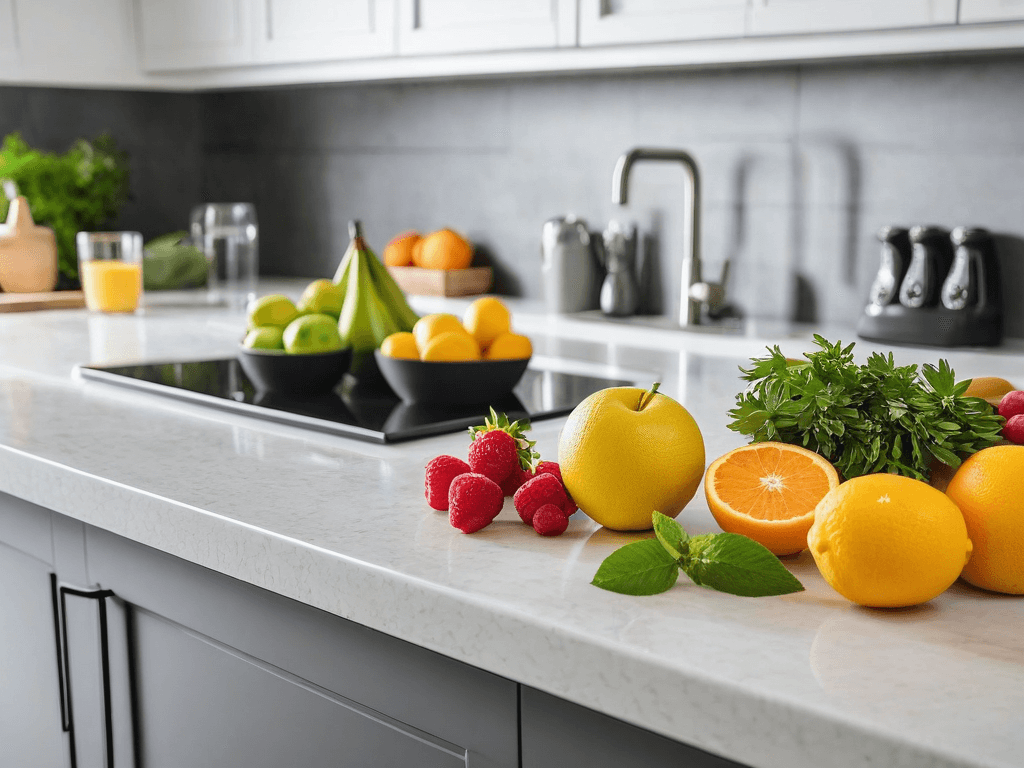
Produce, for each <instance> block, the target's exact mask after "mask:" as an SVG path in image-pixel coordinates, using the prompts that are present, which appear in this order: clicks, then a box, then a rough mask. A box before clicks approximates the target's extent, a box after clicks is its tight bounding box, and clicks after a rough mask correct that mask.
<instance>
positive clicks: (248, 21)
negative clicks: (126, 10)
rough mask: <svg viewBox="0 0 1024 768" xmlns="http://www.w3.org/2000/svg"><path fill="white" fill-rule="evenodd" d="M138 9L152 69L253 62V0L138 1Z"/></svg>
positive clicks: (146, 57)
mask: <svg viewBox="0 0 1024 768" xmlns="http://www.w3.org/2000/svg"><path fill="white" fill-rule="evenodd" d="M138 9H139V19H140V27H141V32H142V51H143V60H144V65H145V68H146V69H148V70H153V71H160V70H176V69H202V68H207V67H218V66H231V65H238V64H248V63H251V62H252V61H253V58H254V56H253V46H252V18H251V17H252V11H251V4H250V2H249V0H138Z"/></svg>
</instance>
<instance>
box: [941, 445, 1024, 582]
mask: <svg viewBox="0 0 1024 768" xmlns="http://www.w3.org/2000/svg"><path fill="white" fill-rule="evenodd" d="M1022 477H1024V445H995V446H992V447H991V448H985V449H984V450H981V451H978V452H977V453H975V454H974V455H973V456H970V457H969V458H968V459H967V461H965V462H964V463H963V464H961V465H960V468H959V469H958V470H957V472H956V474H955V475H953V479H952V480H950V481H949V487H948V488H946V495H948V496H949V498H950V499H952V500H953V502H954V503H955V504H956V505H957V506H958V507H960V511H961V512H962V513H963V516H964V520H965V521H966V523H967V534H968V535H969V536H970V537H971V541H972V542H974V554H973V555H971V559H970V562H968V563H967V565H966V567H964V571H963V573H962V574H961V575H962V576H963V578H964V580H965V581H967V582H969V583H971V584H973V585H974V586H976V587H981V588H982V589H991V590H993V591H994V592H1005V593H1007V594H1011V595H1024V494H1022V493H1021V478H1022Z"/></svg>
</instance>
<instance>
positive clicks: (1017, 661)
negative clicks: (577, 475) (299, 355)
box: [0, 282, 1024, 768]
mask: <svg viewBox="0 0 1024 768" xmlns="http://www.w3.org/2000/svg"><path fill="white" fill-rule="evenodd" d="M283 285H285V287H286V289H287V290H288V291H289V292H291V293H294V294H296V295H297V293H298V292H299V291H301V288H302V285H303V283H301V282H299V283H287V284H283ZM280 287H281V284H274V285H268V286H265V290H264V292H269V291H270V290H274V289H278V288H280ZM165 301H166V300H165ZM465 303H466V302H450V303H449V304H446V305H445V306H453V307H458V306H461V305H463V304H465ZM418 306H419V308H420V309H421V310H423V311H427V310H433V309H436V308H438V307H439V306H441V304H440V303H439V302H435V301H423V302H419V303H418ZM514 309H515V310H516V315H515V320H514V322H515V324H516V326H517V328H518V329H520V330H522V331H524V332H526V333H528V334H529V335H530V336H531V337H532V338H533V340H534V345H535V353H536V354H535V361H536V362H537V363H539V364H541V365H550V366H557V367H561V368H563V369H565V370H572V371H578V372H590V373H596V374H604V375H620V376H623V377H624V378H636V379H638V380H647V381H652V380H655V379H657V380H661V381H662V382H663V385H662V391H663V392H665V393H666V394H669V395H670V396H673V397H675V398H677V399H679V400H680V401H681V402H683V404H684V405H685V406H686V407H687V408H688V409H689V410H690V412H691V413H692V414H693V415H694V418H695V419H696V420H697V422H698V424H699V425H700V427H701V430H702V432H703V434H704V437H705V441H706V445H707V455H708V461H709V462H710V461H711V460H712V459H713V458H714V457H716V456H718V455H720V454H722V453H724V452H725V451H726V450H728V449H730V448H733V447H736V446H738V445H741V444H742V443H743V442H744V440H743V439H742V437H740V436H739V435H737V434H735V433H733V432H730V431H728V430H727V429H726V423H727V416H726V410H727V409H728V408H729V407H730V405H731V404H732V400H733V396H734V394H735V392H736V391H737V390H738V389H739V388H740V387H741V386H742V385H741V383H740V382H739V380H738V378H737V365H739V364H740V363H742V362H744V361H745V360H746V359H747V358H748V357H749V355H750V354H756V353H758V352H759V351H761V350H762V349H763V347H764V344H765V338H767V337H765V336H762V338H757V335H758V334H757V329H756V328H755V329H753V337H726V336H716V335H705V334H688V333H682V332H679V331H669V330H658V329H643V328H640V327H639V326H637V325H632V324H629V323H622V324H611V323H602V322H594V321H591V320H581V319H573V318H550V317H546V316H544V315H543V314H542V313H539V312H537V311H536V310H537V307H536V305H531V304H530V303H528V302H516V303H514ZM242 323H243V321H242V318H241V315H240V314H237V315H232V314H230V313H228V312H227V311H226V310H219V309H210V308H205V307H200V306H190V307H186V306H172V305H168V304H163V305H154V306H151V307H150V308H149V309H147V310H146V312H145V313H144V314H140V315H136V316H101V315H90V314H88V313H86V312H85V311H80V310H60V311H50V312H35V313H24V314H14V315H0V491H4V492H6V493H10V494H13V495H15V496H19V497H22V498H24V499H27V500H29V501H32V502H34V503H37V504H40V505H42V506H44V507H47V508H50V509H53V510H56V511H58V512H60V513H63V514H65V515H68V516H70V517H73V518H76V519H78V520H82V521H84V522H86V523H89V524H92V525H96V526H98V527H100V528H104V529H107V530H110V531H113V532H114V533H117V534H120V535H122V536H126V537H128V538H130V539H133V540H135V541H138V542H141V543H143V544H147V545H149V546H152V547H154V548H156V549H159V550H163V551H165V552H169V553H171V554H174V555H177V556H179V557H182V558H184V559H186V560H189V561H191V562H194V563H198V564H200V565H203V566H206V567H208V568H212V569H214V570H217V571H220V572H222V573H225V574H228V575H230V576H233V577H236V578H239V579H242V580H244V581H247V582H250V583H252V584H256V585H258V586H261V587H264V588H266V589H270V590H272V591H274V592H277V593H280V594H282V595H286V596H288V597H291V598H294V599H296V600H300V601H302V602H304V603H307V604H309V605H313V606H316V607H318V608H321V609H323V610H326V611H330V612H331V613H334V614H337V615H339V616H343V617H346V618H349V619H352V620H353V621H356V622H359V623H361V624H364V625H366V626H369V627H372V628H374V629H378V630H381V631H383V632H386V633H388V634H391V635H394V636H396V637H399V638H402V639H405V640H408V641H410V642H412V643H415V644H417V645H420V646H423V647H426V648H429V649H432V650H435V651H438V652H440V653H443V654H445V655H447V656H451V657H453V658H456V659H460V660H462V661H465V662H467V663H469V664H472V665H475V666H477V667H480V668H483V669H486V670H489V671H492V672H494V673H497V674H499V675H503V676H505V677H508V678H511V679H513V680H517V681H519V682H522V683H525V684H528V685H531V686H534V687H536V688H539V689H541V690H544V691H547V692H549V693H552V694H555V695H557V696H561V697H563V698H566V699H568V700H570V701H574V702H577V703H579V704H582V705H584V706H587V707H591V708H593V709H596V710H599V711H602V712H605V713H608V714H610V715H613V716H615V717H619V718H621V719H623V720H626V721H629V722H632V723H635V724H637V725H641V726H643V727H645V728H648V729H650V730H653V731H656V732H658V733H662V734H665V735H667V736H670V737H672V738H675V739H678V740H680V741H684V742H687V743H689V744H693V745H695V746H698V747H701V748H704V749H706V750H708V751H711V752H714V753H717V754H720V755H723V756H725V757H728V758H731V759H734V760H737V761H739V762H742V763H747V764H750V765H754V766H765V767H769V766H772V767H774V766H787V767H790V768H791V767H799V766H807V767H808V768H810V767H812V766H813V767H815V768H818V767H820V766H856V765H863V766H867V765H872V766H961V765H963V766H1019V765H1020V764H1021V757H1020V756H1021V755H1022V754H1024V730H1022V729H1021V728H1020V723H1021V713H1022V712H1024V633H1022V632H1021V627H1022V626H1024V601H1022V600H1021V599H1019V598H1010V597H1002V596H998V595H992V594H986V593H982V592H979V591H977V590H974V589H972V588H971V587H968V586H966V585H963V584H961V583H957V584H955V585H954V586H953V587H952V588H951V589H950V590H948V591H947V592H946V593H945V594H943V595H942V596H940V597H938V598H937V599H935V600H933V601H932V602H930V603H928V604H927V605H924V606H920V607H917V608H913V609H905V610H898V611H896V610H889V611H882V610H869V609H863V608H858V607H856V606H853V605H851V604H850V603H848V602H847V601H846V600H844V599H843V598H842V597H840V596H839V595H838V594H836V593H835V592H833V591H832V590H831V589H830V588H829V587H828V586H827V585H826V584H825V583H824V582H823V581H822V579H821V578H820V576H819V575H818V573H817V570H816V569H815V566H814V562H813V560H812V559H811V558H810V556H809V555H808V554H807V553H806V552H805V553H803V554H802V555H799V556H797V557H795V558H787V559H786V560H785V562H786V565H787V566H788V567H789V568H790V569H791V570H792V571H793V572H794V573H795V574H796V575H797V576H798V577H799V578H800V580H801V581H802V582H803V583H804V585H805V586H806V587H807V590H806V592H803V593H799V594H795V595H788V596H785V597H778V598H761V599H751V598H738V597H732V596H729V595H724V594H720V593H717V592H713V591H711V590H707V589H702V588H699V587H696V586H694V585H692V584H690V583H688V582H687V581H686V580H685V578H681V579H680V582H679V583H678V584H677V585H676V586H675V587H674V588H673V589H671V590H670V591H668V592H667V593H665V594H662V595H658V596H654V597H627V596H622V595H615V594H612V593H609V592H604V591H602V590H599V589H597V588H596V587H593V586H591V585H590V580H591V578H592V577H593V574H594V572H595V571H596V569H597V566H598V565H599V563H600V562H601V560H602V559H603V558H604V557H605V556H607V555H608V554H609V553H610V552H611V551H612V550H614V549H615V548H616V547H617V546H619V545H621V544H623V543H626V542H628V541H632V540H634V539H635V538H636V536H635V535H627V534H617V533H612V532H610V531H606V530H604V529H602V528H600V527H598V526H597V525H596V524H594V523H593V522H591V521H590V520H589V519H587V518H586V517H585V516H584V515H582V514H577V515H575V516H574V517H573V518H572V521H571V523H570V526H569V530H568V531H567V532H566V533H565V534H564V535H563V536H561V537H558V538H552V539H547V538H542V537H540V536H537V535H536V534H535V533H534V532H533V531H532V529H530V528H527V527H526V526H524V525H523V524H522V523H521V522H520V521H519V519H518V517H517V516H516V514H515V511H514V510H513V509H512V506H511V501H510V500H507V502H506V509H505V511H503V512H502V514H501V515H500V516H499V518H498V519H497V521H496V522H495V523H494V524H492V525H491V526H489V527H488V528H486V529H484V530H483V531H481V532H479V533H476V534H473V535H465V534H462V533H459V532H458V531H456V530H455V529H454V528H452V527H451V526H450V525H449V524H448V520H447V514H446V513H442V512H435V511H433V510H431V509H430V508H429V507H428V506H427V505H426V502H425V500H424V498H423V467H424V465H425V464H426V462H427V461H428V460H429V459H430V458H432V457H433V456H436V455H438V454H441V453H451V454H455V455H464V454H465V451H466V449H467V447H468V436H467V435H465V434H454V435H448V436H444V437H436V438H430V439H425V440H419V441H415V442H409V443H402V444H398V445H374V444H369V443H363V442H357V441H353V440H348V439H345V438H340V437H334V436H330V435H324V434H319V433H314V432H305V431H302V430H300V429H297V428H292V427H286V426H278V425H273V424H270V423H266V422H261V421H256V420H252V419H249V418H247V417H244V416H237V415H233V414H228V413H223V412H219V411H216V410H212V409H207V408H203V407H201V406H196V405H189V404H185V403H181V402H178V401H175V400H171V399H165V398H160V397H157V396H154V395H150V394H145V393H141V392H132V391H128V390H124V389H121V388H118V387H112V386H108V385H104V384H101V383H95V382H84V381H82V380H80V379H78V378H77V377H75V376H74V375H73V371H74V366H75V365H76V364H80V363H81V364H88V363H93V364H102V363H108V364H117V363H125V362H133V361H142V360H148V361H169V360H174V359H201V358H204V357H215V356H219V355H230V354H232V353H233V349H234V345H235V344H236V343H237V340H238V338H239V336H240V334H241V327H242ZM781 330H785V329H775V330H774V331H772V332H773V333H776V332H779V331H781ZM777 338H778V339H781V340H782V347H783V351H784V352H786V353H787V354H799V353H800V352H801V351H803V350H806V349H809V348H810V345H809V343H808V339H809V334H807V333H806V332H804V331H801V330H797V331H796V332H792V333H790V332H787V333H780V334H779V336H778V337H777ZM832 338H835V336H834V335H833V336H832ZM842 338H844V340H853V339H854V337H853V334H852V333H851V332H849V331H848V330H847V331H846V333H845V335H844V336H842ZM876 348H878V347H873V346H871V345H868V344H866V343H859V344H858V348H857V349H858V352H861V353H864V354H866V353H867V352H868V351H869V350H871V349H876ZM1021 349H1022V345H1021V344H1020V343H1019V342H1018V343H1014V344H1012V345H1010V346H1009V347H1007V348H1003V349H1000V350H996V351H993V352H991V353H979V352H971V351H966V352H965V351H960V352H955V353H947V352H939V351H932V350H921V349H898V350H897V351H896V356H897V360H898V361H899V362H920V361H928V360H931V361H934V360H936V359H937V358H938V357H940V356H942V357H946V358H947V359H949V360H950V362H951V363H952V364H953V366H954V368H955V369H956V371H957V373H958V375H959V377H960V378H967V377H970V376H974V375H983V374H992V375H1003V376H1006V377H1007V378H1010V379H1011V380H1016V381H1017V382H1018V383H1022V384H1024V354H1022V352H1021ZM563 423H564V419H553V420H543V421H538V422H537V423H536V424H535V426H534V430H533V436H534V438H535V439H537V441H538V448H539V449H540V452H541V454H542V456H543V457H544V458H548V459H555V458H556V446H557V439H558V433H559V429H560V428H561V426H562V424H563ZM678 519H679V521H680V522H681V523H682V524H683V526H684V527H685V528H686V529H687V530H688V531H689V532H690V533H691V534H692V533H704V532H713V531H717V530H718V529H717V526H716V525H715V523H714V520H713V519H712V517H711V515H710V513H709V512H708V509H707V505H706V503H705V502H704V499H703V494H702V493H701V492H698V496H697V497H696V498H695V499H694V500H693V501H692V502H691V504H690V505H689V506H688V507H687V508H686V509H685V510H683V512H682V513H681V514H680V516H679V518H678Z"/></svg>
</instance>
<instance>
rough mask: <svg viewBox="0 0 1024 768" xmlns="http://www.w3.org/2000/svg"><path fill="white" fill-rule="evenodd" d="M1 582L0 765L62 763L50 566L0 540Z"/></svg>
mask: <svg viewBox="0 0 1024 768" xmlns="http://www.w3.org/2000/svg"><path fill="white" fill-rule="evenodd" d="M0 531H2V529H0ZM6 533H7V532H6V531H2V532H0V535H3V536H6ZM0 585H2V588H0V754H2V757H0V763H2V764H3V765H11V766H19V768H51V766H63V765H65V761H66V760H67V753H66V749H67V748H66V742H65V739H64V737H63V733H62V731H61V722H60V700H59V698H58V697H59V694H58V687H57V650H56V648H57V646H56V642H55V639H54V629H53V608H52V605H53V602H52V600H51V597H50V566H49V565H47V564H46V563H43V562H41V561H39V560H37V559H35V558H33V557H30V556H29V555H26V554H25V553H24V552H21V551H18V550H16V549H14V548H12V547H8V546H6V545H4V544H0Z"/></svg>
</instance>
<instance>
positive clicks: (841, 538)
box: [807, 474, 971, 608]
mask: <svg viewBox="0 0 1024 768" xmlns="http://www.w3.org/2000/svg"><path fill="white" fill-rule="evenodd" d="M807 544H808V546H809V548H810V550H811V554H812V555H813V556H814V562H815V563H816V564H817V565H818V570H819V571H821V575H822V576H823V577H824V579H825V581H827V582H828V583H829V584H830V585H831V586H832V588H833V589H834V590H836V591H837V592H838V593H839V594H841V595H842V596H843V597H845V598H846V599H847V600H850V601H852V602H854V603H857V604H859V605H866V606H872V607H877V608H899V607H903V606H908V605H918V604H920V603H925V602H927V601H929V600H931V599H932V598H934V597H937V596H938V595H940V594H942V593H943V592H944V591H945V590H946V588H947V587H949V585H950V584H952V583H953V582H954V581H956V579H957V577H958V576H959V575H960V571H961V570H963V567H964V563H966V562H967V559H968V558H969V557H970V556H971V540H970V539H969V538H968V536H967V526H966V524H965V523H964V516H963V515H961V514H960V510H959V509H957V506H956V504H954V503H953V502H952V501H951V500H950V499H949V497H948V496H946V494H944V493H942V491H937V490H936V489H934V488H932V487H931V486H930V485H928V483H924V482H921V481H920V480H914V479H913V478H909V477H901V476H900V475H888V474H877V475H863V476H861V477H855V478H853V479H852V480H847V481H846V482H845V483H843V484H842V485H840V486H839V487H838V488H833V489H832V490H831V491H829V492H828V494H827V495H826V496H825V498H823V499H822V500H821V501H820V502H819V504H818V506H817V508H816V509H815V510H814V525H812V526H811V530H810V531H809V532H808V534H807Z"/></svg>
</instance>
